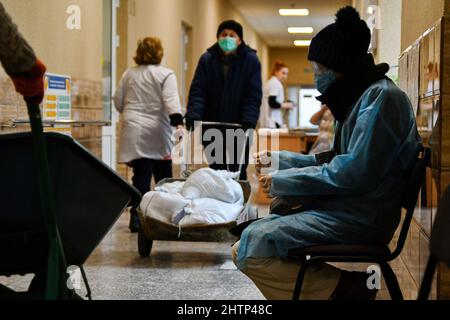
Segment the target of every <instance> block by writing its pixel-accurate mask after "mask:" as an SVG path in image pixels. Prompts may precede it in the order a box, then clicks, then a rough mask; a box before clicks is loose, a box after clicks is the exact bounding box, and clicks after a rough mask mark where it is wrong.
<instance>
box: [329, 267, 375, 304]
mask: <svg viewBox="0 0 450 320" xmlns="http://www.w3.org/2000/svg"><path fill="white" fill-rule="evenodd" d="M368 279H369V275H368V274H367V273H364V272H347V271H342V275H341V279H340V280H339V284H338V286H337V287H336V290H335V291H334V293H333V294H332V295H331V297H330V300H355V301H372V300H375V299H376V297H377V294H378V290H377V289H369V288H368V286H367V280H368Z"/></svg>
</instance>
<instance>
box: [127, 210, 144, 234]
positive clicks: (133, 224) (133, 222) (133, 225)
mask: <svg viewBox="0 0 450 320" xmlns="http://www.w3.org/2000/svg"><path fill="white" fill-rule="evenodd" d="M140 226H141V221H140V220H139V215H138V214H137V213H132V214H131V216H130V225H129V226H128V227H129V228H130V231H131V233H137V232H138V231H139V228H140Z"/></svg>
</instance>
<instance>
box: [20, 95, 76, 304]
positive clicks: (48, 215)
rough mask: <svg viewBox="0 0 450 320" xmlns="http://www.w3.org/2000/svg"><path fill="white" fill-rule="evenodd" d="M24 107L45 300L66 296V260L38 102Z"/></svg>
mask: <svg viewBox="0 0 450 320" xmlns="http://www.w3.org/2000/svg"><path fill="white" fill-rule="evenodd" d="M27 109H28V116H29V118H30V124H31V133H32V140H33V151H34V162H35V168H36V170H37V172H36V177H37V182H38V186H39V195H40V203H41V210H42V214H43V215H44V219H45V222H46V225H47V231H48V237H49V247H50V249H49V258H48V270H47V292H46V298H47V299H49V300H56V299H61V298H67V296H66V295H65V293H66V290H65V289H64V286H63V285H65V282H66V279H65V277H64V276H63V275H64V274H65V273H66V270H67V263H66V259H65V255H64V250H63V247H62V242H61V237H60V234H59V229H58V224H57V219H56V210H55V201H54V198H53V185H52V181H51V175H50V167H49V163H48V153H47V144H46V140H45V135H44V129H43V125H42V117H41V110H40V108H39V105H38V104H35V103H29V102H27Z"/></svg>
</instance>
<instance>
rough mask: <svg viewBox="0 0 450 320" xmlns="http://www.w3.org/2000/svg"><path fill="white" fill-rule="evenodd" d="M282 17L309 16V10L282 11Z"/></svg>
mask: <svg viewBox="0 0 450 320" xmlns="http://www.w3.org/2000/svg"><path fill="white" fill-rule="evenodd" d="M279 13H280V16H309V10H308V9H280V11H279Z"/></svg>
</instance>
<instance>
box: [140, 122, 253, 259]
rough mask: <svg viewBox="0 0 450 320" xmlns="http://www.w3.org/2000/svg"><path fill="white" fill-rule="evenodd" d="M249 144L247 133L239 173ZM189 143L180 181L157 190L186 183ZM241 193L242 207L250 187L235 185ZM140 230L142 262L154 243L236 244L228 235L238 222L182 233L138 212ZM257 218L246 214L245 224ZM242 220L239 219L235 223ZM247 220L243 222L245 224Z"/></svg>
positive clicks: (186, 229) (234, 126)
mask: <svg viewBox="0 0 450 320" xmlns="http://www.w3.org/2000/svg"><path fill="white" fill-rule="evenodd" d="M202 126H204V128H205V127H208V128H211V127H217V126H221V127H222V129H223V128H230V129H240V128H242V126H240V125H238V124H228V123H213V122H203V123H202ZM248 140H249V135H248V132H247V133H246V142H245V143H244V146H243V152H242V153H241V154H242V157H241V160H240V170H241V169H242V164H243V163H244V157H245V150H246V149H247V144H248ZM187 141H188V143H187V145H184V147H183V149H184V150H182V152H183V161H184V163H183V165H182V166H181V167H182V172H181V176H182V178H181V179H165V180H162V181H160V182H159V183H158V185H157V186H162V185H164V184H166V183H171V182H177V181H181V182H184V181H186V180H187V179H186V178H188V177H189V176H190V175H191V174H192V170H190V168H189V161H187V155H189V153H187V152H186V148H191V146H190V144H191V142H192V138H191V136H190V135H188V140H187ZM238 182H239V184H240V185H241V187H242V190H243V192H244V203H245V204H246V203H247V202H248V201H249V199H250V196H251V192H252V190H251V185H250V183H249V182H248V181H238ZM138 212H139V218H140V222H141V226H140V229H139V233H138V251H139V255H140V256H141V257H142V258H147V257H149V256H150V254H151V251H152V247H153V242H154V241H186V242H234V241H236V240H237V238H236V237H235V236H233V235H232V234H231V233H230V232H229V231H230V229H232V228H234V227H235V226H236V225H237V221H232V222H230V223H224V224H214V225H194V226H188V227H183V228H182V230H181V232H180V228H179V226H177V225H174V224H168V223H166V222H163V221H159V220H157V219H154V218H152V217H149V216H147V215H146V214H145V213H143V212H142V211H140V210H138ZM257 218H258V212H257V211H256V210H255V211H252V212H249V215H248V216H247V220H254V219H257ZM238 220H241V219H238ZM245 221H246V220H244V221H242V222H245Z"/></svg>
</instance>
